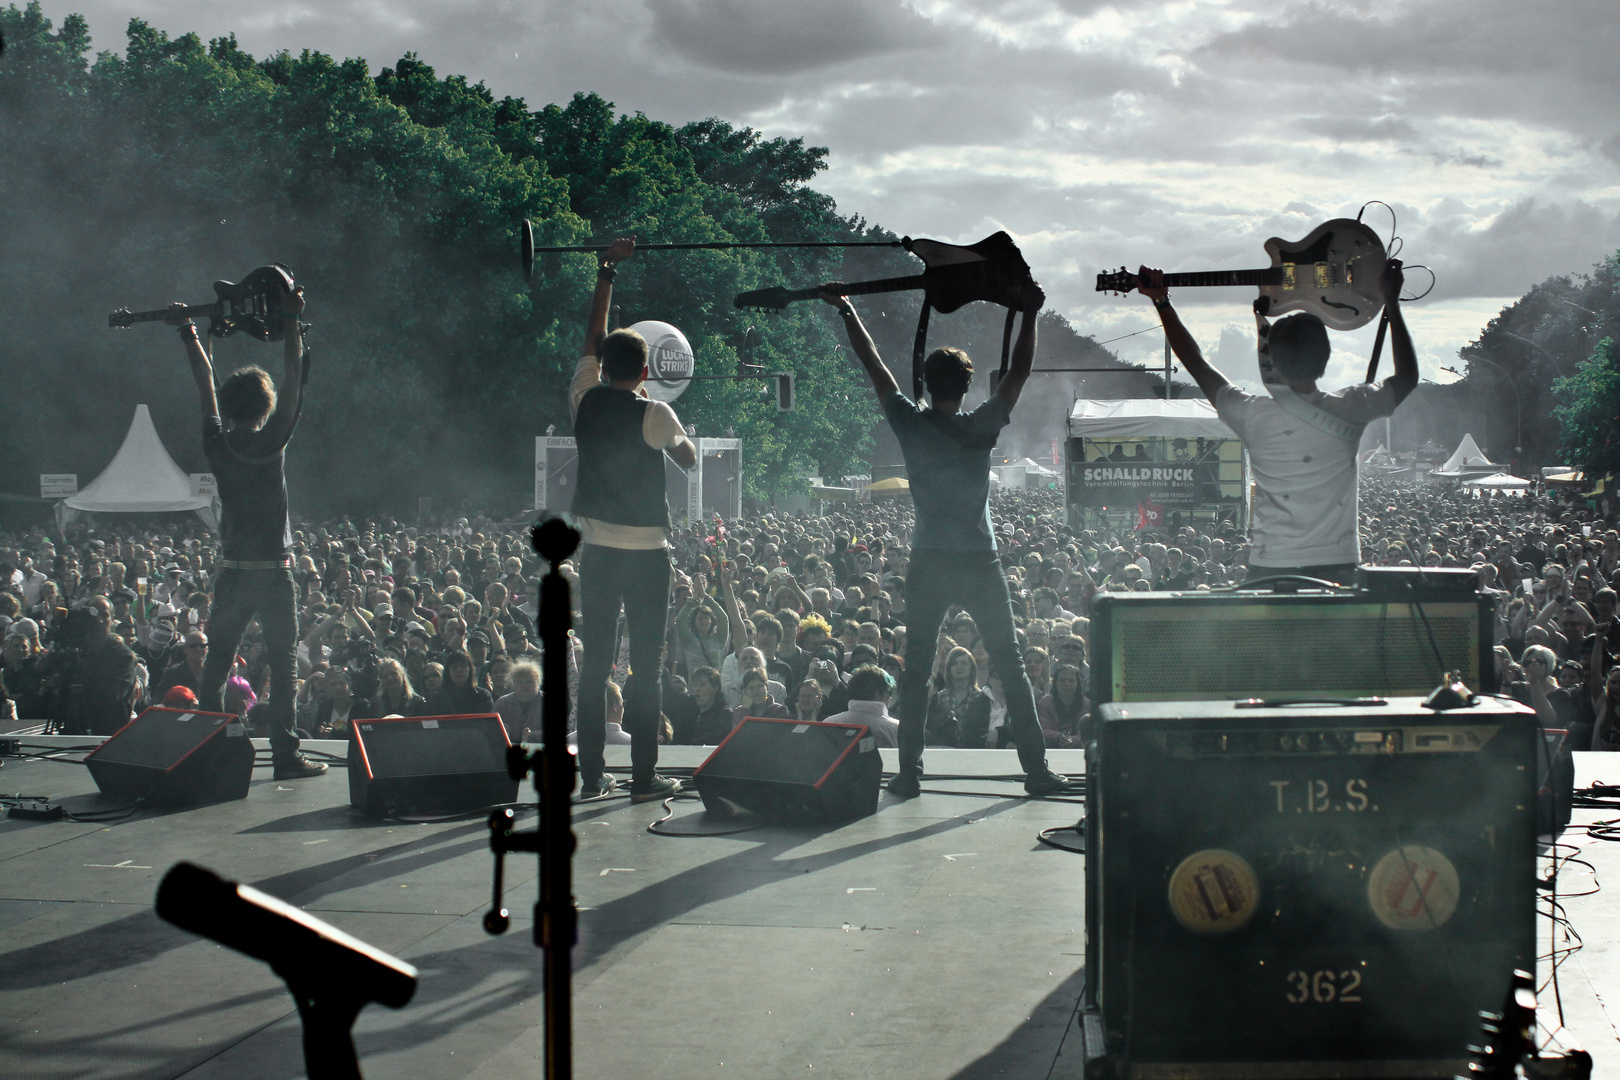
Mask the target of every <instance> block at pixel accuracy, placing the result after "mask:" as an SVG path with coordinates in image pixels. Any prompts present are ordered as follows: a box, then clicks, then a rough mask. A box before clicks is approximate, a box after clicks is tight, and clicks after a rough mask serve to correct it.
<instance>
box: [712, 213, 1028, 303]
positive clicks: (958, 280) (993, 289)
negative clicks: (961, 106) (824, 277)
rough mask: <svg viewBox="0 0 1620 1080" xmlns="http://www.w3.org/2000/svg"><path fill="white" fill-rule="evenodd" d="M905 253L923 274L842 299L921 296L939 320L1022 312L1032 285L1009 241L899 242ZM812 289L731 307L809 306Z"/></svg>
mask: <svg viewBox="0 0 1620 1080" xmlns="http://www.w3.org/2000/svg"><path fill="white" fill-rule="evenodd" d="M901 243H902V245H903V246H904V247H905V249H906V250H907V251H909V252H911V253H912V254H913V255H915V256H917V258H919V259H921V260H922V261H923V272H922V273H920V274H909V275H907V276H906V277H898V278H883V279H882V280H879V281H857V282H851V283H848V284H846V285H845V286H844V293H845V295H846V296H863V295H869V294H871V293H882V292H902V291H905V290H909V289H921V290H923V302H924V303H925V304H926V305H927V306H928V307H930V308H932V309H933V310H935V311H937V312H939V313H940V314H941V315H947V314H949V313H951V312H953V311H955V310H956V309H957V308H960V307H962V306H963V305H965V304H971V303H972V302H973V301H975V300H988V301H989V302H990V303H992V304H1000V305H1001V306H1003V307H1006V308H1011V309H1017V308H1019V307H1021V306H1022V302H1023V301H1022V297H1023V291H1024V286H1025V285H1028V284H1030V283H1032V282H1033V281H1034V280H1035V279H1034V277H1033V276H1031V274H1030V272H1029V264H1028V263H1026V262H1025V261H1024V256H1023V254H1022V253H1021V252H1019V250H1018V245H1017V244H1015V243H1014V242H1013V238H1012V237H1010V236H1008V235H1007V234H1006V233H1004V232H998V233H993V234H991V235H990V236H987V237H985V238H984V239H983V240H980V241H979V242H978V243H976V244H967V245H963V244H945V243H941V242H940V241H938V240H913V239H911V238H910V237H907V238H906V239H905V240H903V241H901ZM817 294H818V290H817V289H784V288H782V287H780V286H777V287H775V288H770V289H755V290H754V291H752V292H745V293H742V294H741V295H739V296H738V297H737V298H736V300H735V301H733V303H735V304H736V306H737V307H740V308H759V309H761V310H765V311H781V310H782V309H783V308H785V307H787V306H788V305H789V304H791V303H794V302H796V301H799V300H814V299H815V298H816V296H817Z"/></svg>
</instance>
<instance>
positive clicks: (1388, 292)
mask: <svg viewBox="0 0 1620 1080" xmlns="http://www.w3.org/2000/svg"><path fill="white" fill-rule="evenodd" d="M1405 280H1406V278H1405V275H1404V274H1403V273H1402V271H1401V260H1399V259H1391V260H1389V262H1387V263H1385V264H1384V277H1383V282H1382V284H1383V286H1384V312H1385V314H1387V315H1388V316H1389V353H1390V357H1391V358H1392V359H1393V360H1394V361H1395V370H1394V372H1393V373H1392V374H1391V375H1390V377H1389V378H1387V379H1385V380H1384V385H1385V386H1387V387H1389V389H1390V393H1392V394H1393V395H1394V397H1395V404H1396V405H1399V404H1400V403H1401V402H1402V401H1405V400H1406V395H1408V394H1410V393H1411V392H1412V391H1413V390H1416V389H1417V384H1418V366H1417V352H1416V350H1414V349H1413V348H1412V334H1411V332H1410V331H1408V330H1407V329H1406V318H1405V317H1404V316H1403V315H1402V314H1401V285H1402V284H1404V283H1405Z"/></svg>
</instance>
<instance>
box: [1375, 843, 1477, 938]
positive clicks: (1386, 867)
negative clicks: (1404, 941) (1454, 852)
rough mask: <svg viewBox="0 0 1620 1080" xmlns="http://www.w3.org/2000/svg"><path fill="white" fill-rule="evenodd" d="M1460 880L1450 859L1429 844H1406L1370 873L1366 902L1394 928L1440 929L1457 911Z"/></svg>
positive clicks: (1380, 861)
mask: <svg viewBox="0 0 1620 1080" xmlns="http://www.w3.org/2000/svg"><path fill="white" fill-rule="evenodd" d="M1459 894H1460V883H1459V881H1458V878H1457V868H1456V867H1455V866H1453V865H1452V864H1451V860H1450V859H1448V858H1446V857H1445V856H1444V855H1442V854H1441V853H1440V852H1438V851H1436V850H1434V848H1430V847H1422V846H1421V845H1418V844H1405V845H1402V846H1401V847H1398V848H1396V849H1395V850H1394V851H1391V852H1389V853H1388V854H1386V855H1385V856H1384V857H1383V858H1381V859H1379V860H1378V862H1377V863H1376V864H1375V865H1374V866H1373V869H1372V873H1371V874H1369V875H1368V877H1367V902H1368V903H1369V904H1370V905H1372V910H1373V914H1374V915H1376V916H1378V921H1379V922H1381V923H1383V924H1384V925H1385V926H1387V927H1389V928H1390V929H1391V930H1438V929H1440V927H1442V926H1444V925H1445V924H1446V921H1447V920H1448V919H1450V918H1451V916H1452V915H1454V914H1455V913H1456V911H1457V897H1458V895H1459Z"/></svg>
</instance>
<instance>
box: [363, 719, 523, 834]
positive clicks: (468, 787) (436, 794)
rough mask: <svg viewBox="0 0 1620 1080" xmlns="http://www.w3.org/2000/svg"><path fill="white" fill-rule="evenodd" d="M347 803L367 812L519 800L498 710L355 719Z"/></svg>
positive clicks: (458, 808)
mask: <svg viewBox="0 0 1620 1080" xmlns="http://www.w3.org/2000/svg"><path fill="white" fill-rule="evenodd" d="M352 726H353V737H352V738H351V739H350V742H349V802H350V803H352V804H353V805H354V806H355V807H357V808H358V809H360V810H362V811H364V812H365V813H367V814H374V815H382V814H460V813H468V812H471V811H474V810H481V809H483V808H484V807H487V806H493V805H496V804H497V803H509V802H515V801H517V793H518V781H516V780H514V779H512V777H511V776H510V775H509V774H508V773H507V771H506V751H507V748H508V747H510V746H511V745H512V740H511V739H510V737H508V735H507V733H506V725H505V724H503V723H502V722H501V718H500V717H499V716H497V715H496V714H495V713H482V714H475V715H467V716H412V717H393V718H390V719H386V720H358V721H355V723H354V724H353V725H352Z"/></svg>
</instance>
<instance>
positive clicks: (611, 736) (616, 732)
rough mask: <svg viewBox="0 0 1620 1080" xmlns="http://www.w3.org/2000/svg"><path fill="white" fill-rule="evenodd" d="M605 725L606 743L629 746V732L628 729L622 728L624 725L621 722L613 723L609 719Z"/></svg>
mask: <svg viewBox="0 0 1620 1080" xmlns="http://www.w3.org/2000/svg"><path fill="white" fill-rule="evenodd" d="M606 726H607V732H606V734H607V738H606V740H605V741H606V743H607V745H609V746H629V745H630V733H629V732H628V731H626V730H624V725H623V724H615V723H613V722H611V721H609V722H608V724H607V725H606Z"/></svg>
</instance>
